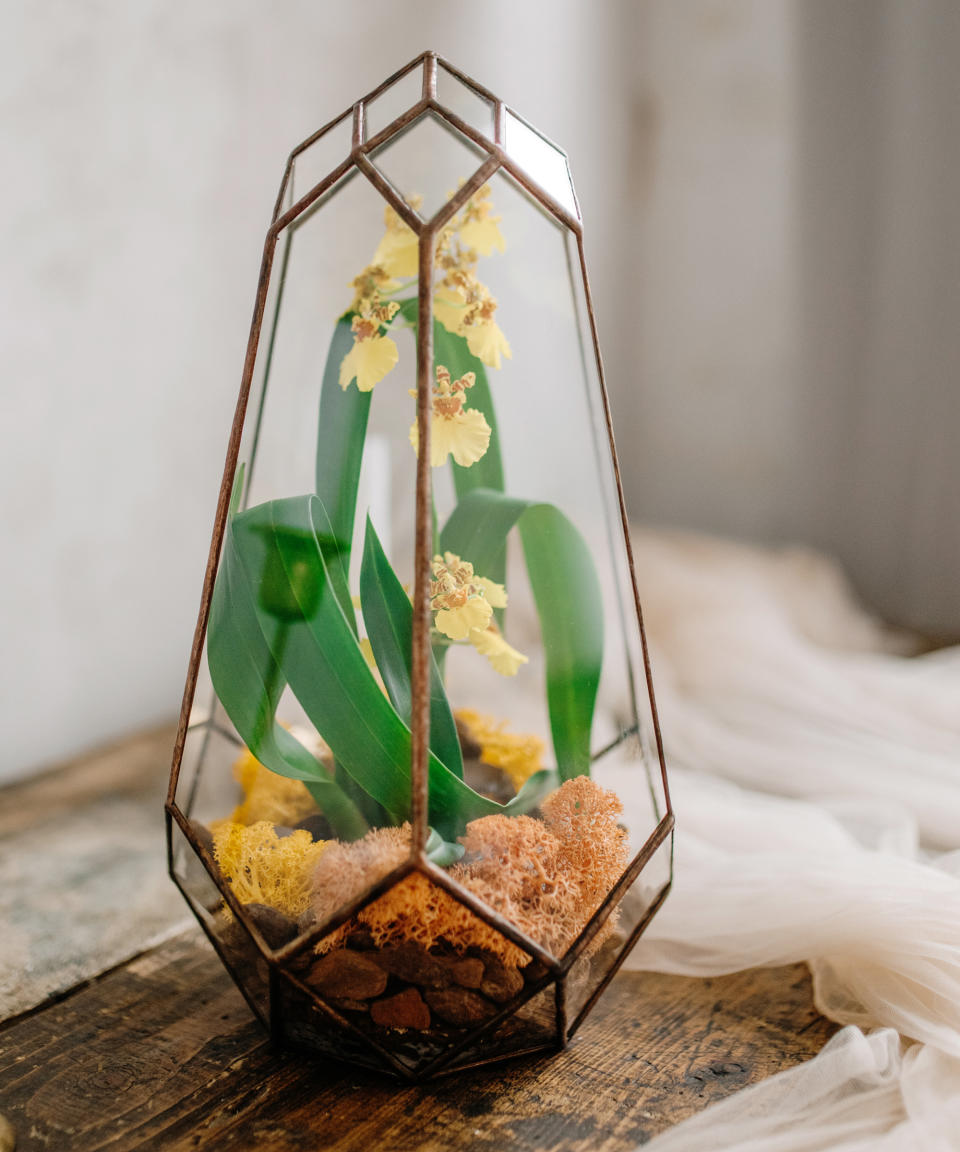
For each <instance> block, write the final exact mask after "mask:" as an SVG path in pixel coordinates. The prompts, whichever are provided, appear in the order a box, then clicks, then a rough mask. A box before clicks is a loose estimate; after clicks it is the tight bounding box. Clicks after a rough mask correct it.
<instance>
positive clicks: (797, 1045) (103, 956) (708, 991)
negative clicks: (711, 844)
mask: <svg viewBox="0 0 960 1152" xmlns="http://www.w3.org/2000/svg"><path fill="white" fill-rule="evenodd" d="M171 746H172V733H171V731H170V730H169V729H166V728H165V729H162V730H159V731H156V732H151V733H147V734H144V735H142V736H139V737H136V738H134V739H133V740H130V741H127V742H125V743H124V744H122V745H119V746H117V747H114V748H112V749H110V750H108V751H106V752H103V753H99V754H97V755H94V756H88V757H85V758H83V759H81V760H79V761H77V762H76V763H74V764H71V765H67V766H65V767H63V768H61V769H59V770H58V771H56V772H53V773H50V774H47V775H45V776H44V777H41V778H39V779H37V780H35V781H31V782H29V783H26V784H21V785H16V786H13V787H9V788H7V789H5V790H3V791H2V792H0V843H2V844H3V846H4V847H3V853H2V859H0V925H2V926H3V933H2V938H0V964H3V965H5V966H6V976H5V977H0V981H2V982H0V1005H2V1011H0V1016H5V1017H7V1019H6V1022H5V1023H3V1024H0V1113H2V1114H3V1115H4V1116H5V1117H6V1119H7V1120H8V1122H9V1124H10V1125H11V1126H12V1128H13V1131H14V1132H15V1134H16V1148H17V1150H18V1152H27V1150H32V1149H38V1150H39V1149H43V1150H44V1152H59V1150H61V1149H62V1150H68V1149H69V1150H70V1152H81V1150H82V1152H95V1150H97V1149H110V1152H126V1150H128V1149H129V1150H132V1149H163V1150H164V1152H180V1150H187V1149H191V1150H205V1149H210V1150H213V1149H216V1150H217V1152H231V1150H237V1152H241V1150H242V1152H250V1150H252V1149H257V1152H295V1150H296V1152H303V1150H306V1149H311V1150H312V1149H317V1148H331V1149H343V1150H348V1149H349V1150H356V1152H367V1150H369V1149H371V1148H384V1149H390V1150H397V1152H401V1150H406V1149H431V1150H447V1149H449V1150H450V1152H454V1150H456V1152H461V1150H464V1149H489V1150H491V1152H492V1150H496V1152H507V1150H517V1152H521V1150H527V1149H556V1150H570V1152H573V1150H578V1152H579V1150H583V1149H587V1148H589V1149H591V1150H597V1152H600V1150H610V1152H613V1150H619V1149H628V1148H632V1147H635V1146H636V1145H638V1144H641V1143H644V1142H645V1141H647V1140H649V1139H650V1138H651V1137H652V1136H653V1135H655V1134H656V1133H657V1132H660V1131H662V1130H663V1129H664V1128H667V1127H669V1126H670V1125H672V1124H675V1123H677V1122H678V1121H679V1120H681V1119H683V1118H684V1117H686V1116H689V1115H691V1114H692V1113H694V1112H697V1111H699V1110H700V1109H701V1108H703V1107H705V1106H706V1105H707V1104H709V1103H711V1102H713V1101H715V1100H718V1099H720V1098H722V1097H723V1096H726V1095H728V1094H729V1093H730V1092H733V1091H736V1090H737V1089H739V1088H742V1087H743V1086H744V1085H746V1084H750V1083H753V1082H755V1081H757V1080H760V1079H763V1078H764V1077H765V1076H769V1075H770V1074H771V1073H773V1072H776V1071H779V1070H780V1069H782V1068H787V1067H790V1066H792V1065H794V1064H797V1063H799V1062H800V1061H803V1060H806V1059H808V1058H809V1057H811V1056H813V1055H814V1054H815V1053H816V1052H817V1051H818V1050H819V1049H820V1047H821V1046H822V1045H823V1043H824V1042H825V1040H826V1039H827V1038H828V1037H829V1036H830V1034H831V1033H832V1032H833V1030H834V1026H833V1025H832V1024H830V1023H829V1021H827V1020H825V1019H824V1018H823V1017H821V1016H819V1015H818V1013H817V1012H816V1010H815V1009H814V1008H813V1005H812V1002H811V997H810V980H809V976H808V973H807V971H806V969H805V968H804V967H803V966H802V965H797V966H793V967H790V968H779V969H766V970H755V971H749V972H744V973H740V974H737V975H734V976H726V977H719V978H714V979H710V980H693V979H686V978H682V977H672V976H662V975H657V974H650V973H621V974H620V975H619V976H617V977H616V979H615V980H614V981H613V983H612V985H611V987H610V988H609V989H608V991H607V993H606V994H605V996H604V997H603V998H602V999H601V1001H600V1003H599V1005H598V1006H597V1008H596V1009H595V1010H594V1012H593V1014H592V1016H591V1017H590V1018H589V1019H588V1021H587V1022H586V1024H585V1025H584V1026H583V1028H582V1029H581V1030H580V1032H579V1033H578V1035H577V1038H576V1039H575V1041H574V1042H573V1044H572V1045H571V1047H570V1048H569V1049H568V1050H567V1051H565V1052H562V1053H560V1054H559V1055H556V1056H552V1057H549V1058H536V1059H531V1058H527V1059H519V1060H516V1061H513V1062H511V1063H507V1064H502V1065H499V1066H494V1067H492V1068H487V1069H482V1070H480V1071H476V1072H471V1073H467V1074H464V1075H462V1076H460V1077H450V1078H446V1079H442V1080H438V1081H435V1082H432V1083H429V1084H426V1085H420V1086H416V1087H409V1086H399V1085H397V1084H396V1083H394V1082H391V1081H386V1080H383V1079H378V1078H376V1077H374V1076H372V1075H365V1074H363V1073H360V1072H357V1071H356V1070H352V1069H345V1068H339V1067H335V1066H333V1065H330V1064H327V1063H324V1062H320V1061H317V1060H311V1059H309V1058H304V1057H302V1056H300V1055H298V1054H289V1053H286V1052H283V1051H278V1050H276V1049H275V1048H273V1047H272V1046H271V1044H270V1041H269V1039H268V1038H267V1036H266V1034H265V1033H264V1031H263V1030H262V1028H261V1027H260V1026H259V1024H257V1023H256V1022H255V1021H254V1019H253V1017H252V1016H251V1014H250V1011H249V1009H248V1008H247V1006H246V1004H245V1002H244V1001H243V999H242V998H241V996H240V994H239V992H237V991H236V989H235V988H234V986H233V985H232V984H231V983H230V981H229V979H228V977H227V976H226V974H225V972H224V971H223V970H222V968H221V967H220V964H219V962H218V960H217V959H216V957H215V956H214V954H213V952H212V950H211V948H210V947H209V945H208V944H207V943H206V941H205V939H204V938H203V937H202V936H201V934H200V932H199V929H197V928H195V927H192V926H190V925H189V924H188V921H187V918H186V911H185V908H182V907H181V904H180V899H179V896H178V894H177V893H176V892H175V890H174V889H173V886H172V884H170V883H169V882H167V881H165V878H164V866H165V865H164V850H163V819H162V811H161V797H162V794H163V791H164V788H165V782H166V766H167V762H168V759H169V750H170V747H171ZM58 877H59V881H60V882H59V883H58ZM91 924H93V925H95V926H98V930H97V931H91V930H90V925H91ZM0 971H3V968H0ZM5 1139H6V1140H7V1143H6V1144H5V1143H4V1141H5ZM9 1147H10V1145H9V1137H8V1136H6V1137H5V1135H4V1128H3V1125H2V1124H0V1152H8V1148H9Z"/></svg>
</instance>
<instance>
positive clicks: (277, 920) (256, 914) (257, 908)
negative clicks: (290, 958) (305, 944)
mask: <svg viewBox="0 0 960 1152" xmlns="http://www.w3.org/2000/svg"><path fill="white" fill-rule="evenodd" d="M243 908H244V911H245V912H246V913H247V915H248V916H249V917H250V919H251V920H252V921H253V925H254V927H255V928H256V929H257V930H258V931H259V933H260V935H261V936H262V937H263V938H264V940H266V942H267V943H268V944H269V945H270V947H271V948H282V947H283V946H284V944H289V943H290V941H291V940H292V939H293V938H294V936H296V934H297V925H296V921H294V920H291V919H290V917H289V916H284V914H283V913H282V912H280V911H279V910H278V909H276V908H271V907H270V905H269V904H244V906H243Z"/></svg>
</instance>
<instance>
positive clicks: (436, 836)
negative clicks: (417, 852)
mask: <svg viewBox="0 0 960 1152" xmlns="http://www.w3.org/2000/svg"><path fill="white" fill-rule="evenodd" d="M425 850H426V854H427V859H428V860H429V861H431V862H432V863H433V864H436V865H437V867H438V868H449V867H450V865H451V864H456V862H457V861H458V860H460V859H462V858H463V854H464V852H465V851H466V849H465V848H464V846H463V845H462V844H456V843H454V844H451V843H450V841H449V840H444V838H443V837H442V836H441V835H440V833H439V832H438V831H437V830H436V829H435V828H431V829H430V835H429V836H428V837H427V843H426V845H425Z"/></svg>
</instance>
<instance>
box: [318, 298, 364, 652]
mask: <svg viewBox="0 0 960 1152" xmlns="http://www.w3.org/2000/svg"><path fill="white" fill-rule="evenodd" d="M352 319H353V315H352V313H349V312H348V313H347V314H346V315H345V316H341V317H340V319H339V320H338V321H337V326H336V328H335V329H334V331H333V338H332V340H331V341H330V350H329V352H328V353H327V362H326V365H325V367H324V370H323V383H322V385H321V389H320V412H319V419H318V425H317V465H316V491H317V495H318V496H319V497H320V500H321V502H322V504H323V507H324V508H325V509H326V514H327V516H328V518H329V528H330V535H331V537H332V538H333V539H334V540H335V541H337V555H336V556H335V557H333V558H331V557H330V556H329V555H328V564H330V566H331V571H330V575H331V578H332V580H333V582H334V587H335V589H336V593H337V597H338V599H339V600H340V604H341V607H342V608H343V611H344V614H345V615H346V617H347V619H348V620H349V621H350V622H351V624H352V625H353V629H354V631H356V622H355V618H354V613H353V605H352V603H351V600H350V591H349V573H350V549H351V546H352V544H353V525H354V520H355V517H356V509H357V490H358V488H359V484H360V466H361V464H362V463H363V446H364V442H365V441H366V437H367V419H368V417H369V415H370V398H371V395H372V393H370V392H361V391H360V389H359V388H357V387H355V386H354V385H353V383H352V382H351V384H350V385H349V387H347V388H346V390H344V389H343V388H341V387H340V364H341V363H342V361H343V358H344V356H346V355H347V353H348V352H349V351H350V349H351V348H352V347H353V331H352V329H351V327H350V324H351V320H352Z"/></svg>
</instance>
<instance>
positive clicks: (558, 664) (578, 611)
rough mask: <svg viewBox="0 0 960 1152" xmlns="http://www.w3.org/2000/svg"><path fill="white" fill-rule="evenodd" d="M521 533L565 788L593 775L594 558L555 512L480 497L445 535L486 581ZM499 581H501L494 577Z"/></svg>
mask: <svg viewBox="0 0 960 1152" xmlns="http://www.w3.org/2000/svg"><path fill="white" fill-rule="evenodd" d="M514 526H516V528H517V529H518V531H519V533H520V539H521V542H522V544H523V553H524V559H525V560H526V565H527V574H528V576H529V578H530V586H531V588H532V590H533V596H534V600H535V602H536V605H537V615H538V616H539V618H540V632H541V636H542V639H543V649H544V656H545V660H546V671H547V704H548V707H549V711H550V729H551V735H552V737H553V749H554V753H555V755H556V758H557V768H558V771H559V774H560V778H561V780H569V779H570V778H571V777H573V776H580V775H589V773H590V763H591V757H590V732H591V728H592V725H593V713H594V709H595V707H596V699H597V690H598V688H599V684H600V670H601V665H602V663H603V604H602V598H601V591H600V582H599V580H598V578H597V573H596V569H595V568H594V564H593V559H592V557H591V555H590V550H589V549H588V548H587V545H586V543H585V541H584V539H583V537H582V536H581V535H580V533H579V532H578V531H577V529H576V528H575V527H574V526H573V524H571V523H570V521H569V520H568V519H567V518H566V516H564V515H563V513H562V512H561V511H560V510H559V509H558V508H555V507H554V506H553V505H552V504H542V503H534V502H530V501H525V500H517V499H514V498H513V497H509V496H505V495H504V494H503V493H501V492H494V491H491V490H485V489H481V488H478V489H475V490H473V491H472V492H469V493H467V494H466V495H465V496H464V497H463V498H462V499H461V500H460V502H459V504H458V505H457V507H456V508H455V509H454V510H453V512H452V514H451V516H450V519H449V520H448V521H447V523H446V525H445V526H444V528H443V531H442V532H441V533H440V542H441V546H442V547H443V548H444V550H448V551H450V552H456V553H457V555H459V556H461V557H462V558H463V559H464V560H469V561H470V563H471V564H473V566H474V570H475V571H476V572H477V574H478V575H480V576H487V575H488V574H489V573H490V572H496V571H499V570H500V569H498V567H497V565H498V564H501V565H502V564H503V563H504V558H505V556H506V545H507V536H508V535H509V533H510V530H511V529H512V528H513V527H514ZM491 578H492V579H496V577H495V576H494V577H491Z"/></svg>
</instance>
